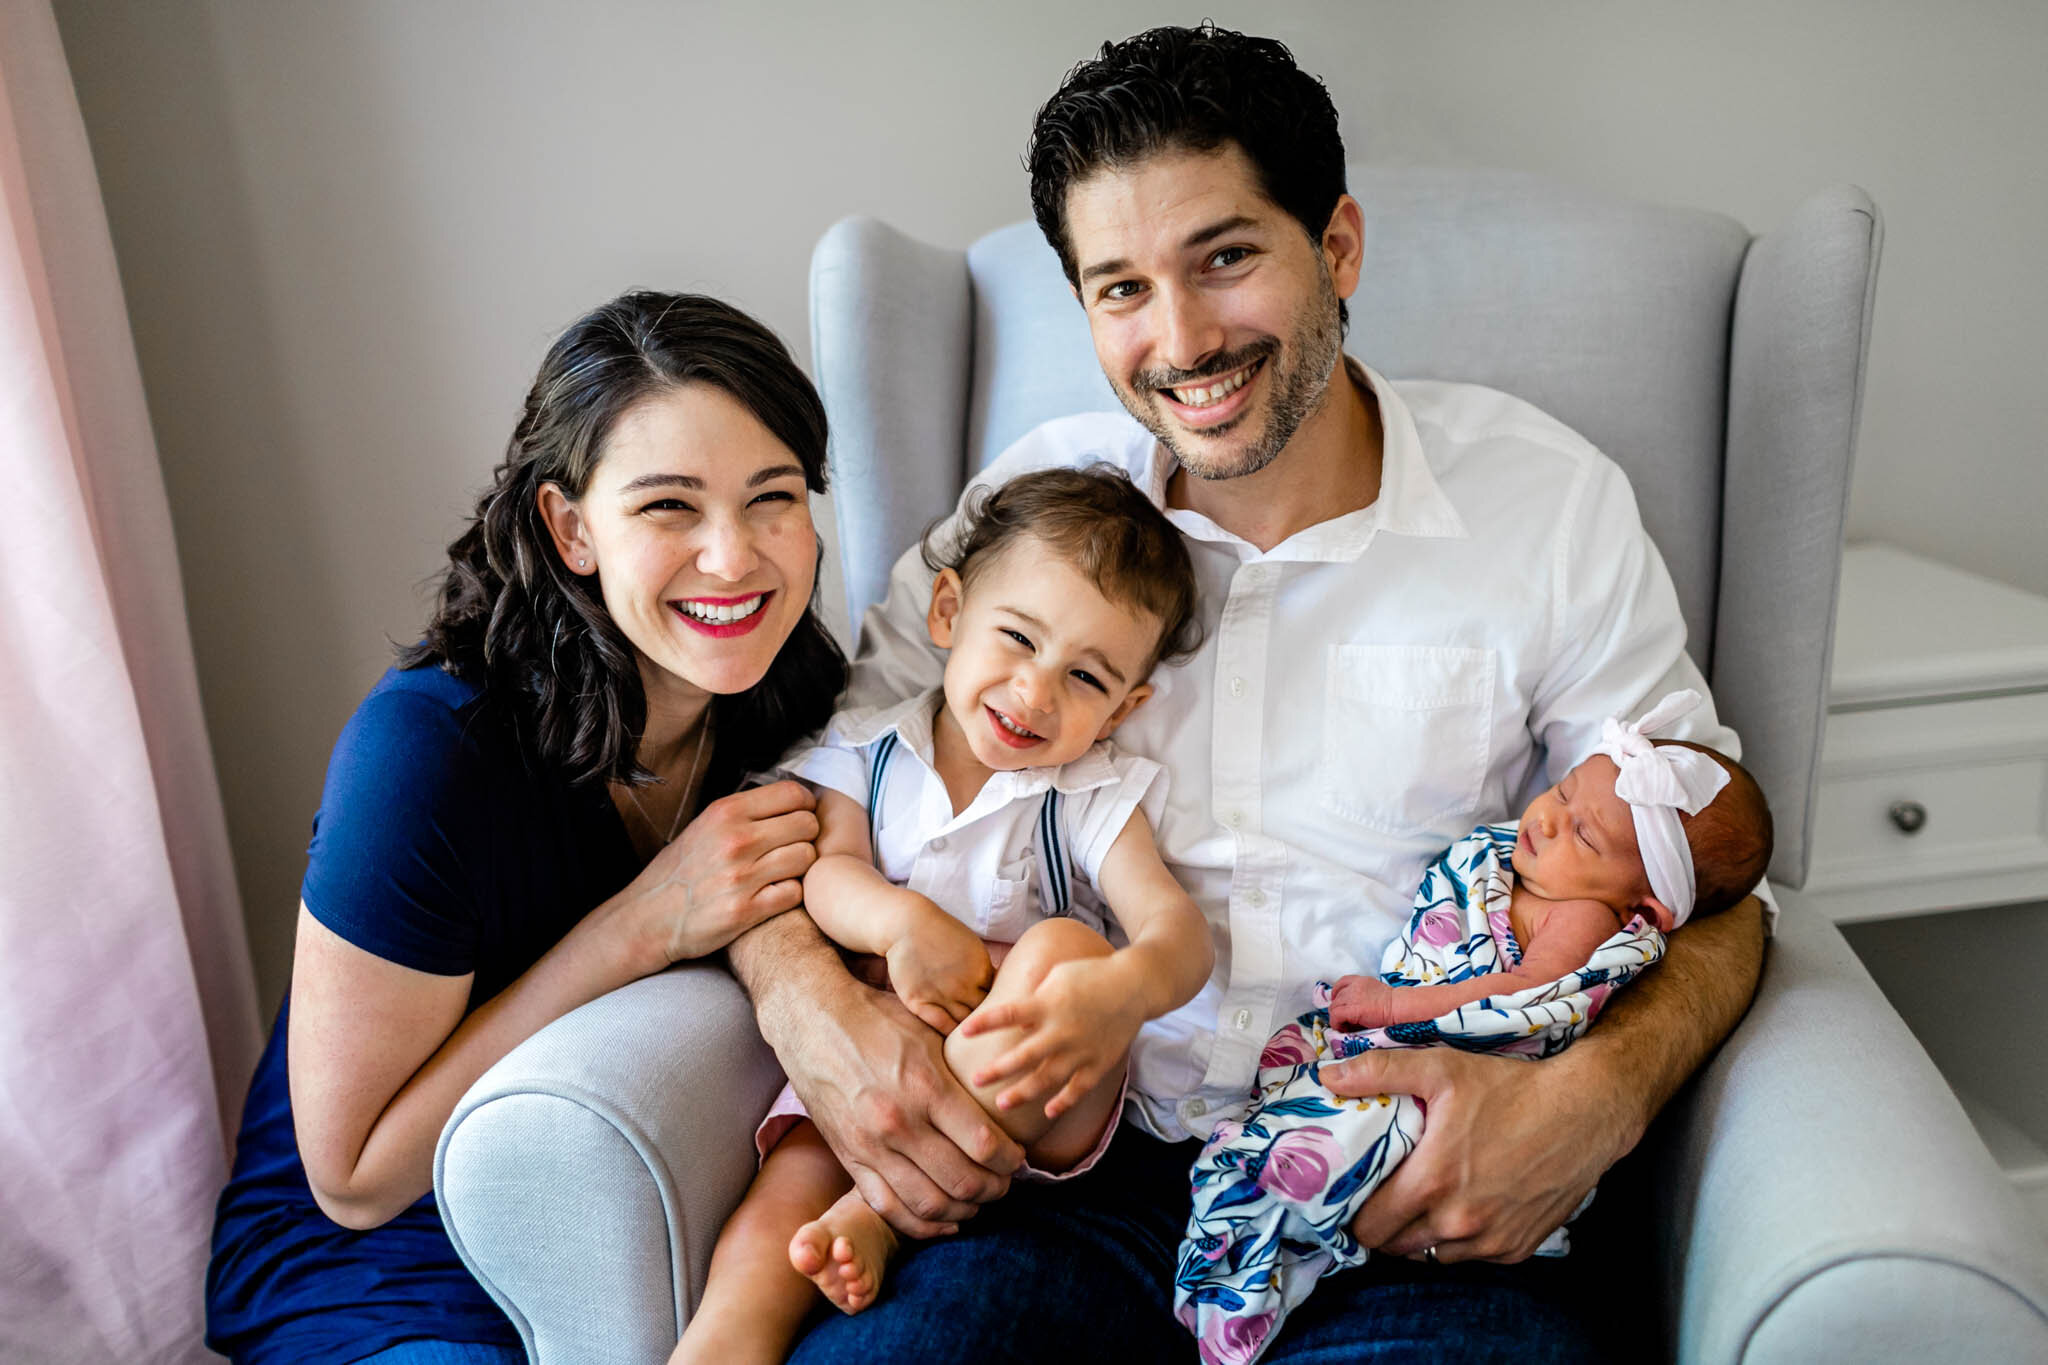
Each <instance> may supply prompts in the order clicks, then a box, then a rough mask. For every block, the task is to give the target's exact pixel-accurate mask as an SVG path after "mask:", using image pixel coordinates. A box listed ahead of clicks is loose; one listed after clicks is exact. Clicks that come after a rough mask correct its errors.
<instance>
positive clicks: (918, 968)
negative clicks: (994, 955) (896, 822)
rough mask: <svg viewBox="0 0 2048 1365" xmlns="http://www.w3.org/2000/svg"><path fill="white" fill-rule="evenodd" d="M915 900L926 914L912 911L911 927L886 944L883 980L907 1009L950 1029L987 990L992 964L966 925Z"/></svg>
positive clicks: (944, 1029) (935, 1025)
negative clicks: (886, 971)
mask: <svg viewBox="0 0 2048 1365" xmlns="http://www.w3.org/2000/svg"><path fill="white" fill-rule="evenodd" d="M903 894H905V895H910V896H917V893H916V892H914V891H910V892H904V893H903ZM917 899H918V900H919V901H920V902H922V903H923V905H924V906H925V907H929V909H930V913H929V914H919V915H917V916H915V917H914V919H913V924H914V925H915V927H914V928H913V929H912V930H911V931H910V932H908V933H905V934H903V935H901V936H900V937H899V938H898V939H897V940H896V942H895V944H894V945H893V946H892V947H891V948H890V949H889V953H888V962H889V984H890V985H891V986H893V987H895V989H896V995H897V997H898V998H899V999H901V1000H902V1001H903V1003H904V1004H905V1005H907V1006H909V1007H910V1012H911V1013H912V1014H914V1015H916V1016H917V1017H918V1018H920V1019H922V1020H924V1021H925V1022H926V1023H927V1024H930V1025H931V1026H932V1027H933V1028H935V1029H937V1030H938V1031H939V1032H940V1033H951V1032H952V1031H953V1028H954V1026H955V1025H957V1024H958V1023H959V1022H960V1021H961V1020H962V1019H965V1018H966V1017H967V1016H968V1015H969V1014H970V1013H972V1012H973V1010H974V1007H975V1006H976V1005H979V1004H980V1003H981V1001H982V997H984V996H986V995H987V994H988V988H989V983H990V982H991V981H993V980H994V979H995V968H994V967H993V966H992V965H990V963H989V959H988V949H987V948H986V947H985V946H983V944H982V941H981V939H980V937H979V936H977V935H976V934H975V932H974V931H973V930H972V929H970V928H968V927H967V926H966V925H964V924H962V923H961V922H960V921H959V920H957V919H954V918H953V917H952V916H951V915H949V914H947V913H946V912H945V911H943V910H941V909H939V908H938V907H937V906H936V905H932V903H931V902H930V901H928V900H925V898H924V897H922V896H917Z"/></svg>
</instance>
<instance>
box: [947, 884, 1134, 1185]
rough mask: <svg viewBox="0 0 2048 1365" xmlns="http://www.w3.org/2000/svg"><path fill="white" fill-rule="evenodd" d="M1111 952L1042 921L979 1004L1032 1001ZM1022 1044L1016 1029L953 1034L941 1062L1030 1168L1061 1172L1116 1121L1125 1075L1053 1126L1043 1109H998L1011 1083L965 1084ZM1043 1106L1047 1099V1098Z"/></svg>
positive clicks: (1096, 938)
mask: <svg viewBox="0 0 2048 1365" xmlns="http://www.w3.org/2000/svg"><path fill="white" fill-rule="evenodd" d="M1113 951H1115V950H1114V949H1112V948H1111V947H1110V945H1109V941H1108V940H1107V939H1105V938H1103V937H1102V935H1100V934H1098V933H1096V932H1095V931H1094V930H1093V929H1090V928H1089V927H1088V926H1086V925H1085V924H1080V923H1077V922H1076V921H1074V920H1070V919H1049V920H1042V921H1040V922H1039V923H1037V924H1034V925H1032V926H1031V927H1030V928H1029V929H1027V930H1026V931H1025V932H1024V936H1023V937H1022V938H1020V939H1018V940H1017V942H1016V944H1015V946H1013V947H1012V948H1011V949H1010V951H1009V955H1008V956H1006V957H1005V958H1004V959H1003V961H1002V965H1001V966H1000V967H998V968H997V969H996V979H995V984H994V985H993V986H991V987H990V988H989V993H988V998H987V999H986V1000H984V1001H982V1004H981V1007H982V1008H984V1009H985V1008H987V1007H989V1006H991V1005H998V1004H1002V1003H1004V1002H1006V1001H1010V1000H1018V999H1022V998H1023V997H1025V996H1028V995H1030V994H1031V992H1032V991H1034V990H1036V989H1037V988H1038V984H1039V982H1041V981H1043V980H1044V979H1045V974H1046V973H1047V972H1049V971H1051V970H1052V969H1053V968H1054V967H1056V966H1058V965H1059V964H1060V963H1062V962H1072V961H1075V960H1076V959H1079V958H1084V957H1107V956H1109V954H1110V953H1111V952H1113ZM1022 1036H1023V1033H1022V1031H1021V1030H1018V1029H1000V1030H997V1031H996V1032H993V1033H984V1034H979V1035H976V1036H975V1037H971V1038H970V1037H966V1036H964V1035H962V1034H961V1033H960V1032H959V1031H958V1030H955V1031H954V1032H953V1033H951V1034H948V1035H947V1037H946V1061H947V1062H948V1063H950V1064H951V1066H952V1068H953V1074H954V1075H955V1076H957V1077H959V1078H960V1083H961V1084H962V1085H964V1086H966V1087H967V1089H968V1091H969V1093H971V1094H972V1095H973V1096H974V1097H975V1098H976V1099H978V1100H980V1101H981V1107H982V1108H984V1109H986V1110H987V1111H988V1113H989V1117H991V1118H993V1119H994V1120H995V1121H996V1122H997V1123H998V1124H999V1125H1001V1127H1002V1129H1003V1131H1004V1132H1006V1133H1008V1134H1009V1135H1010V1136H1011V1137H1013V1138H1015V1139H1016V1140H1017V1141H1018V1142H1020V1143H1022V1144H1023V1146H1024V1151H1025V1154H1026V1155H1027V1156H1029V1157H1030V1159H1031V1164H1032V1165H1033V1166H1036V1167H1037V1168H1038V1169H1039V1170H1042V1171H1061V1170H1065V1169H1066V1168H1067V1167H1069V1166H1072V1165H1074V1164H1076V1163H1077V1162H1079V1161H1080V1160H1081V1159H1082V1158H1083V1157H1085V1156H1087V1155H1088V1153H1090V1152H1091V1151H1093V1150H1095V1144H1096V1142H1097V1141H1098V1140H1100V1138H1101V1137H1102V1130H1103V1129H1104V1128H1105V1127H1106V1126H1107V1125H1109V1124H1110V1123H1113V1122H1114V1121H1115V1119H1116V1115H1115V1114H1114V1113H1113V1112H1112V1111H1113V1110H1114V1109H1115V1107H1116V1098H1117V1095H1118V1093H1119V1092H1120V1091H1121V1089H1122V1087H1123V1075H1122V1073H1121V1072H1113V1073H1111V1074H1110V1075H1109V1076H1108V1077H1106V1078H1105V1079H1104V1080H1102V1081H1101V1082H1100V1083H1099V1084H1097V1085H1096V1086H1095V1088H1094V1089H1093V1090H1090V1091H1089V1092H1088V1094H1087V1095H1085V1096H1084V1097H1083V1098H1082V1100H1081V1102H1080V1103H1079V1104H1077V1105H1075V1106H1074V1107H1073V1108H1072V1109H1069V1110H1068V1111H1067V1112H1066V1113H1064V1114H1061V1115H1060V1116H1059V1117H1058V1118H1057V1119H1047V1118H1046V1116H1045V1110H1044V1108H1043V1107H1042V1106H1041V1105H1035V1104H1022V1105H1018V1106H1017V1107H1015V1108H1013V1109H998V1108H996V1096H997V1095H999V1094H1001V1093H1002V1091H1003V1090H1004V1089H1005V1088H1006V1087H1007V1086H1009V1085H1011V1084H1014V1083H1015V1078H1014V1077H1013V1078H1011V1079H1010V1080H1009V1081H1005V1082H1004V1083H1003V1084H1001V1085H991V1086H977V1085H975V1084H974V1082H973V1081H972V1079H971V1077H972V1076H973V1075H974V1073H975V1072H976V1071H978V1070H979V1069H981V1068H982V1067H984V1066H987V1065H988V1064H989V1063H990V1062H993V1061H994V1060H995V1059H996V1058H998V1057H1000V1056H1002V1055H1003V1054H1004V1053H1005V1052H1007V1051H1009V1050H1010V1048H1012V1047H1013V1046H1015V1045H1016V1043H1017V1041H1018V1039H1019V1038H1021V1037H1022ZM1046 1098H1047V1099H1051V1098H1052V1097H1051V1096H1050V1095H1048V1096H1046Z"/></svg>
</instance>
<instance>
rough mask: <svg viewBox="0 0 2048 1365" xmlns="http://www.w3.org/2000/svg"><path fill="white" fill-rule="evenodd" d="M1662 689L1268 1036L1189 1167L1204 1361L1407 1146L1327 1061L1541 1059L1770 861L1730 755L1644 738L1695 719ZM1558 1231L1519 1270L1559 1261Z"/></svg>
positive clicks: (1185, 1283) (1303, 1270)
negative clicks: (1236, 1096)
mask: <svg viewBox="0 0 2048 1365" xmlns="http://www.w3.org/2000/svg"><path fill="white" fill-rule="evenodd" d="M1701 700H1702V699H1701V697H1700V695H1699V693H1697V692H1692V691H1685V692H1675V693H1672V694H1671V695H1670V696H1668V697H1666V698H1664V699H1663V700H1662V701H1660V702H1659V703H1658V704H1657V705H1656V706H1655V707H1653V708H1652V709H1651V711H1650V713H1649V714H1648V715H1646V716H1644V717H1643V719H1642V720H1641V721H1640V722H1637V723H1635V724H1632V725H1631V724H1623V723H1621V722H1619V721H1613V720H1610V721H1608V722H1607V725H1606V730H1605V733H1604V736H1603V739H1602V742H1601V744H1600V746H1599V748H1598V750H1597V751H1596V752H1595V754H1594V755H1593V757H1591V758H1589V759H1587V760H1586V761H1585V762H1583V763H1581V764H1579V765H1578V766H1577V767H1576V768H1573V769H1572V770H1571V771H1570V772H1568V773H1566V774H1565V776H1564V779H1563V780H1562V781H1560V782H1559V783H1558V784H1557V785H1556V786H1554V787H1552V788H1550V789H1549V790H1548V791H1545V792H1543V793H1542V794H1540V795H1539V796H1537V797H1536V799H1535V800H1533V801H1531V802H1530V803H1529V807H1528V809H1527V810H1525V811H1524V812H1523V813H1522V818H1521V820H1520V822H1519V823H1517V824H1513V825H1508V824H1502V825H1481V826H1479V827H1478V828H1477V829H1475V830H1473V831H1472V833H1470V834H1468V835H1466V836H1465V837H1464V838H1463V839H1460V840H1459V841H1458V842H1457V843H1455V844H1453V845H1452V846H1451V847H1450V848H1449V849H1447V850H1446V851H1445V852H1444V853H1443V855H1442V856H1440V857H1439V858H1438V859H1437V860H1436V861H1435V862H1434V863H1432V864H1431V865H1430V867H1429V869H1428V870H1427V871H1426V872H1425V873H1424V875H1423V879H1422V885H1421V887H1420V889H1419V890H1418V891H1417V892H1416V896H1415V905H1414V910H1413V913H1412V914H1411V916H1410V919H1409V922H1408V927H1407V929H1406V930H1405V931H1404V932H1403V933H1402V935H1401V936H1400V937H1399V938H1397V939H1395V940H1394V942H1392V943H1390V944H1389V945H1388V946H1387V950H1386V953H1385V955H1384V956H1383V958H1382V959H1381V963H1380V967H1381V970H1380V974H1379V975H1378V976H1377V977H1365V976H1348V977H1344V978H1342V979H1341V980H1339V981H1338V983H1337V985H1336V987H1335V989H1331V988H1329V987H1327V986H1324V985H1322V984H1321V983H1318V985H1317V987H1316V991H1315V994H1314V996H1313V1002H1314V1004H1315V1006H1316V1008H1315V1009H1313V1010H1311V1011H1310V1012H1309V1013H1307V1014H1304V1015H1303V1016H1301V1018H1300V1019H1299V1020H1298V1021H1296V1022H1295V1023H1292V1024H1289V1025H1287V1026H1286V1027H1284V1028H1282V1029H1281V1030H1280V1031H1279V1032H1278V1033H1276V1034H1275V1035H1274V1036H1273V1038H1272V1039H1271V1040H1270V1041H1269V1042H1268V1043H1267V1044H1266V1050H1265V1052H1264V1054H1263V1055H1262V1056H1261V1057H1260V1059H1259V1061H1260V1065H1259V1077H1258V1087H1259V1088H1258V1093H1257V1094H1256V1095H1255V1096H1254V1098H1253V1100H1252V1104H1251V1107H1250V1109H1249V1111H1248V1112H1247V1113H1246V1115H1245V1117H1244V1118H1243V1119H1242V1120H1240V1121H1228V1120H1226V1121H1225V1122H1223V1123H1219V1124H1218V1125H1217V1127H1216V1130H1215V1131H1214V1132H1213V1133H1212V1134H1211V1135H1210V1137H1209V1141H1208V1143H1207V1144H1206V1145H1205V1146H1204V1147H1203V1149H1202V1154H1201V1156H1200V1157H1199V1158H1197V1160H1196V1162H1195V1168H1194V1174H1193V1183H1194V1207H1193V1210H1192V1212H1191V1213H1190V1214H1189V1218H1188V1226H1187V1233H1186V1235H1185V1237H1184V1238H1183V1239H1182V1242H1181V1247H1180V1256H1179V1263H1178V1269H1177V1273H1176V1275H1175V1287H1174V1307H1175V1311H1176V1312H1177V1313H1178V1314H1179V1316H1180V1319H1181V1321H1182V1322H1183V1323H1185V1324H1186V1325H1187V1326H1188V1327H1189V1329H1190V1330H1192V1331H1193V1332H1194V1333H1195V1335H1196V1338H1197V1341H1198V1344H1199V1346H1200V1349H1201V1355H1202V1359H1203V1361H1204V1362H1205V1363H1206V1365H1222V1363H1224V1362H1228V1363H1229V1365H1249V1362H1251V1361H1253V1360H1256V1359H1257V1358H1258V1355H1259V1354H1260V1352H1262V1351H1263V1350H1264V1349H1265V1347H1266V1345H1267V1343H1268V1342H1269V1341H1270V1340H1271V1339H1272V1336H1273V1334H1274V1333H1275V1332H1277V1331H1278V1330H1279V1328H1280V1324H1281V1322H1282V1321H1283V1320H1284V1319H1285V1317H1286V1315H1287V1313H1288V1311H1289V1310H1291V1309H1292V1308H1293V1307H1294V1306H1295V1305H1296V1304H1299V1303H1300V1302H1301V1301H1302V1300H1303V1299H1305V1298H1307V1297H1308V1294H1309V1291H1310V1290H1311V1289H1313V1288H1314V1286H1315V1282H1316V1281H1317V1280H1318V1279H1319V1278H1321V1277H1322V1276H1323V1275H1326V1274H1329V1273H1330V1272H1331V1271H1333V1270H1337V1269H1340V1268H1343V1267H1345V1266H1352V1265H1357V1264H1359V1263H1361V1262H1362V1261H1364V1260H1365V1258H1366V1252H1365V1249H1364V1248H1363V1247H1361V1246H1359V1244H1358V1242H1357V1240H1356V1239H1355V1238H1353V1237H1352V1235H1351V1220H1352V1218H1353V1216H1354V1215H1355V1214H1356V1213H1357V1212H1358V1209H1359V1206H1360V1205H1362V1204H1364V1202H1365V1201H1366V1199H1367V1198H1368V1197H1369V1196H1370V1195H1371V1194H1372V1192H1373V1191H1374V1190H1376V1189H1378V1188H1379V1185H1380V1182H1381V1181H1382V1180H1384V1179H1385V1178H1386V1177H1387V1176H1388V1175H1389V1174H1390V1173H1392V1171H1393V1169H1394V1167H1395V1166H1396V1165H1398V1164H1399V1163H1400V1160H1401V1158H1402V1157H1404V1156H1406V1155H1407V1153H1408V1152H1409V1151H1410V1150H1411V1149H1412V1148H1413V1147H1414V1146H1415V1143H1416V1141H1417V1140H1418V1139H1419V1138H1420V1137H1421V1134H1422V1112H1421V1109H1420V1106H1418V1105H1417V1104H1416V1103H1415V1100H1414V1099H1413V1097H1411V1096H1407V1095H1394V1096H1386V1095H1379V1096H1368V1097H1366V1098H1364V1099H1349V1098H1343V1097H1339V1096H1336V1095H1333V1094H1331V1093H1330V1092H1329V1091H1328V1090H1326V1089H1325V1088H1324V1087H1323V1085H1322V1081H1321V1077H1320V1068H1321V1065H1322V1063H1324V1062H1326V1061H1336V1060H1340V1059H1342V1058H1345V1057H1351V1056H1355V1055H1357V1054H1358V1053H1360V1052H1363V1051H1365V1050H1367V1049H1368V1048H1375V1047H1414V1046H1421V1045H1424V1044H1430V1043H1445V1044H1449V1045H1451V1046H1454V1047H1462V1048H1467V1049H1470V1050H1476V1051H1499V1052H1509V1053H1513V1054H1518V1055H1522V1056H1527V1057H1532V1058H1533V1057H1541V1056H1547V1055H1549V1054H1550V1053H1553V1052H1556V1051H1558V1050H1560V1049H1562V1048H1564V1047H1565V1046H1567V1045H1568V1044H1569V1043H1570V1042H1571V1041H1572V1040H1573V1039H1575V1038H1577V1037H1578V1036H1579V1035H1580V1034H1582V1033H1584V1032H1585V1030H1586V1029H1587V1027H1589V1026H1590V1025H1591V1023H1592V1021H1593V1016H1594V1015H1595V1014H1596V1013H1598V1011H1599V1009H1600V1007H1601V1005H1602V1004H1604V1003H1605V1001H1606V999H1607V997H1608V996H1609V995H1611V994H1612V993H1613V992H1614V991H1615V990H1617V989H1619V988H1620V987H1621V986H1623V985H1625V984H1627V983H1628V982H1629V981H1630V980H1632V979H1634V977H1635V976H1636V974H1637V973H1639V972H1641V971H1642V970H1643V969H1644V968H1646V967H1648V966H1650V965H1652V964H1653V963H1655V962H1656V961H1657V959H1658V958H1659V957H1661V956H1663V952H1664V937H1663V936H1664V934H1667V933H1671V932H1673V931H1675V930H1676V929H1677V928H1679V926H1681V925H1683V924H1685V923H1686V921H1687V920H1688V919H1690V918H1695V917H1699V916H1704V915H1710V914H1714V913H1716V912H1718V911H1720V910H1724V909H1726V908H1727V907H1728V906H1730V905H1733V904H1735V903H1736V902H1737V901H1739V900H1741V899H1742V898H1743V897H1744V896H1746V895H1748V894H1749V892H1750V891H1751V890H1752V889H1753V888H1754V887H1755V886H1756V884H1757V882H1758V881H1759V880H1761V878H1762V876H1763V871H1764V868H1765V867H1766V866H1767V865H1768V864H1769V862H1770V856H1771V816H1770V810H1769V808H1768V807H1767V806H1766V804H1765V802H1764V798H1763V793H1762V792H1761V791H1760V790H1759V789H1758V787H1757V785H1756V782H1755V780H1754V779H1753V778H1751V777H1750V775H1749V774H1748V773H1747V772H1745V771H1744V770H1743V769H1742V767H1741V766H1740V765H1739V764H1737V763H1736V762H1735V761H1734V760H1732V759H1729V758H1726V757H1723V756H1722V755H1720V754H1717V753H1715V752H1714V751H1713V750H1711V749H1706V748H1703V747H1701V746H1699V745H1694V744H1687V743H1684V742H1682V741H1677V740H1664V741H1658V740H1653V739H1651V738H1649V736H1650V735H1651V734H1652V733H1654V732H1655V731H1658V730H1661V729H1663V728H1664V727H1666V726H1668V725H1669V724H1671V723H1672V722H1673V721H1675V720H1677V719H1678V718H1679V717H1681V716H1683V715H1685V714H1686V713H1687V712H1689V711H1691V710H1692V709H1693V708H1694V707H1696V706H1698V705H1699V704H1700V701H1701ZM1565 1250H1566V1241H1565V1234H1564V1230H1563V1229H1562V1228H1560V1229H1558V1231H1557V1232H1555V1233H1553V1234H1552V1235H1551V1237H1550V1239H1549V1240H1548V1241H1546V1242H1545V1243H1544V1245H1543V1248H1542V1249H1541V1251H1540V1252H1539V1254H1550V1255H1563V1254H1564V1253H1565Z"/></svg>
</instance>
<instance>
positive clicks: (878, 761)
mask: <svg viewBox="0 0 2048 1365" xmlns="http://www.w3.org/2000/svg"><path fill="white" fill-rule="evenodd" d="M895 752H896V732H895V731H894V730H891V731H890V732H889V733H888V734H886V735H883V736H882V738H881V739H880V740H879V741H877V743H876V744H875V761H874V762H875V765H874V767H873V768H871V769H870V770H869V771H868V849H869V851H870V852H872V853H873V854H874V858H875V866H876V867H880V866H881V865H882V842H881V838H880V835H879V831H880V830H881V826H882V789H883V785H884V783H885V781H886V780H887V778H888V775H889V755H891V754H893V753H895Z"/></svg>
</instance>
